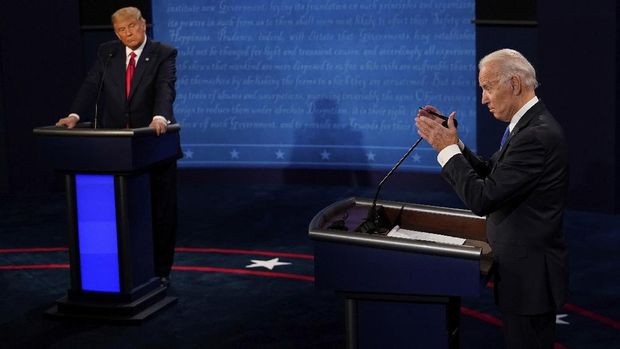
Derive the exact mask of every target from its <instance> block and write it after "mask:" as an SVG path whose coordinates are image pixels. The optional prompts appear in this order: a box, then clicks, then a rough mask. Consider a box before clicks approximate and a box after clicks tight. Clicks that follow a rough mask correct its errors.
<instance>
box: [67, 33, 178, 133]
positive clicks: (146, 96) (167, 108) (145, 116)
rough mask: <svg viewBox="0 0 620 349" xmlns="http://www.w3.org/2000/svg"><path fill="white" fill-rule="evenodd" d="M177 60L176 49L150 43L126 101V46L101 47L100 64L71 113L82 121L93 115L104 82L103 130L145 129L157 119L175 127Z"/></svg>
mask: <svg viewBox="0 0 620 349" xmlns="http://www.w3.org/2000/svg"><path fill="white" fill-rule="evenodd" d="M176 56H177V50H176V49H175V48H172V47H170V46H167V45H164V44H161V43H159V42H157V41H151V40H147V41H146V44H145V46H144V50H143V51H142V54H141V55H140V58H139V60H138V62H137V65H136V71H135V73H134V77H133V80H132V83H131V91H130V94H129V98H126V97H125V70H126V68H125V46H124V45H123V43H122V42H120V41H110V42H106V43H104V44H101V46H99V49H98V51H97V61H96V63H95V65H94V66H93V67H92V69H91V70H90V71H89V73H88V75H87V77H86V79H85V80H84V83H83V84H82V87H81V88H80V90H79V91H78V94H77V96H76V98H75V100H74V101H73V104H72V105H71V110H70V112H72V113H76V114H78V115H80V119H82V118H84V119H88V116H89V115H92V114H93V110H94V105H95V101H96V99H97V93H98V91H99V86H100V84H101V81H102V79H103V85H102V87H101V94H100V96H99V103H98V105H99V116H98V121H99V124H100V125H101V127H103V128H124V127H127V126H129V127H132V128H134V127H146V126H148V125H149V124H150V123H151V121H152V119H153V116H155V115H161V116H163V117H165V118H166V119H168V120H170V121H171V122H173V123H174V122H175V121H176V120H175V119H174V114H173V111H172V104H173V102H174V98H175V86H174V85H175V81H176V67H175V61H176Z"/></svg>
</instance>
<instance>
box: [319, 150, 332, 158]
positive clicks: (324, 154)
mask: <svg viewBox="0 0 620 349" xmlns="http://www.w3.org/2000/svg"><path fill="white" fill-rule="evenodd" d="M331 155H332V154H331V153H330V152H328V151H327V150H323V152H322V153H321V160H329V157H330V156H331Z"/></svg>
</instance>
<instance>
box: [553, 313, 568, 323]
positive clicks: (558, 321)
mask: <svg viewBox="0 0 620 349" xmlns="http://www.w3.org/2000/svg"><path fill="white" fill-rule="evenodd" d="M567 316H568V314H557V315H556V316H555V323H556V324H559V325H570V322H568V321H565V320H562V319H564V318H565V317H567Z"/></svg>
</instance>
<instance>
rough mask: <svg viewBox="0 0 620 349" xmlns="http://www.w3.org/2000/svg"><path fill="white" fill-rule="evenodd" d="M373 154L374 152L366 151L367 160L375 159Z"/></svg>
mask: <svg viewBox="0 0 620 349" xmlns="http://www.w3.org/2000/svg"><path fill="white" fill-rule="evenodd" d="M375 155H376V154H375V153H373V152H372V151H369V152H368V153H366V158H368V161H375Z"/></svg>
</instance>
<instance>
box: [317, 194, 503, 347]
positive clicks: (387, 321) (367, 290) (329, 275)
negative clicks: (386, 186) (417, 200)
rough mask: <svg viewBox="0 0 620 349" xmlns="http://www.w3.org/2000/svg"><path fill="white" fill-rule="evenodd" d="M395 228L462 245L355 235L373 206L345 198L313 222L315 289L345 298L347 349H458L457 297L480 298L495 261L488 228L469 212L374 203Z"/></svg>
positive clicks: (394, 203)
mask: <svg viewBox="0 0 620 349" xmlns="http://www.w3.org/2000/svg"><path fill="white" fill-rule="evenodd" d="M377 204H378V206H381V207H383V210H384V212H385V215H386V218H387V220H388V221H389V222H391V224H392V225H396V224H398V225H399V226H400V227H401V228H404V229H408V230H416V231H423V232H429V233H436V234H443V235H450V236H455V237H461V238H465V239H466V241H465V243H464V244H463V245H452V244H445V243H437V242H427V241H420V240H411V239H405V238H394V237H388V236H385V235H377V234H367V233H361V232H357V231H356V230H359V227H360V226H361V225H362V223H363V222H364V221H365V219H366V217H367V213H368V210H369V209H370V207H371V206H372V200H367V199H359V198H350V199H346V200H343V201H339V202H336V203H334V204H332V205H330V206H328V207H326V208H325V209H323V210H322V211H320V212H319V213H318V214H317V215H316V216H315V217H314V218H313V219H312V221H311V222H310V226H309V235H310V238H311V239H312V240H313V243H314V256H315V257H314V266H315V271H314V272H315V280H316V287H317V288H319V289H322V290H330V291H334V292H337V293H340V294H342V295H343V296H344V299H345V311H346V335H347V347H348V348H458V346H459V318H460V316H459V315H460V297H461V296H478V295H479V293H480V290H481V287H484V279H485V277H484V276H485V275H486V274H488V272H489V270H490V267H491V263H492V255H491V250H490V247H489V245H488V244H487V243H486V242H484V241H485V240H486V237H485V227H486V221H485V219H484V218H482V217H478V216H476V215H474V214H473V213H471V212H470V211H466V210H459V209H451V208H444V207H433V206H424V205H416V204H407V203H399V202H390V201H379V202H377Z"/></svg>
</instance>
